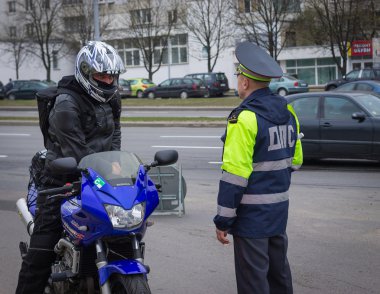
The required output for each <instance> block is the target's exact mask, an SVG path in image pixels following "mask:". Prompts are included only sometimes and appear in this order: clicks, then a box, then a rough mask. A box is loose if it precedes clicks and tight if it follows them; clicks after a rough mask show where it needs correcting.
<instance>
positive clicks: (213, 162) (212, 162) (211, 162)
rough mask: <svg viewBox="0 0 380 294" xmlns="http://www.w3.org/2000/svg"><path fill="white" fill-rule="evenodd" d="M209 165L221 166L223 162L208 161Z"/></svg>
mask: <svg viewBox="0 0 380 294" xmlns="http://www.w3.org/2000/svg"><path fill="white" fill-rule="evenodd" d="M208 163H209V164H222V163H223V162H221V161H209V162H208Z"/></svg>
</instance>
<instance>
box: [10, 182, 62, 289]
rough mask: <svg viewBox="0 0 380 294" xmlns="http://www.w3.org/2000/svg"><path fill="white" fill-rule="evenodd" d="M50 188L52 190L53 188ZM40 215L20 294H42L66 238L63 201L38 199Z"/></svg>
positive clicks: (21, 279) (22, 266)
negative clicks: (60, 242)
mask: <svg viewBox="0 0 380 294" xmlns="http://www.w3.org/2000/svg"><path fill="white" fill-rule="evenodd" d="M49 188H50V187H49ZM37 208H38V209H37V212H36V217H35V224H34V230H33V234H32V236H31V238H30V245H29V250H28V253H27V255H26V256H25V258H24V260H23V262H22V265H21V270H20V274H19V279H18V285H17V289H16V294H21V293H25V294H26V293H28V294H42V293H44V289H45V286H46V284H47V281H48V279H49V276H50V273H51V265H52V263H53V262H54V260H55V257H56V254H55V253H54V246H55V244H57V242H58V240H59V239H60V238H61V235H62V223H61V211H60V209H61V200H60V199H49V200H47V198H46V196H44V197H40V196H38V197H37Z"/></svg>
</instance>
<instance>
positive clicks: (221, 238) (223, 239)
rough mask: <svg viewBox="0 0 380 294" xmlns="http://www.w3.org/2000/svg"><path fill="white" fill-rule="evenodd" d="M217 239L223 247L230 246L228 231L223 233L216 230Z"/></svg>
mask: <svg viewBox="0 0 380 294" xmlns="http://www.w3.org/2000/svg"><path fill="white" fill-rule="evenodd" d="M216 238H218V240H219V242H220V243H222V244H223V245H227V244H230V240H228V238H227V231H221V230H218V229H216Z"/></svg>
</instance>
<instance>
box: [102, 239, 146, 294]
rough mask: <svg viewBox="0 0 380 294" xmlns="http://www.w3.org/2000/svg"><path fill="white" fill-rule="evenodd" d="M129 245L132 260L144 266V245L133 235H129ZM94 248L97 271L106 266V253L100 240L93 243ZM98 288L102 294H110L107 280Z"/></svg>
mask: <svg viewBox="0 0 380 294" xmlns="http://www.w3.org/2000/svg"><path fill="white" fill-rule="evenodd" d="M130 238H131V243H132V249H133V259H134V260H137V261H138V262H140V263H141V264H144V251H145V244H144V243H143V242H141V243H140V242H139V241H138V240H137V237H136V235H135V234H131V236H130ZM95 248H96V256H97V258H96V261H95V262H96V266H97V268H98V270H99V269H101V268H102V267H104V266H107V265H108V262H107V252H106V249H105V246H104V244H103V242H102V240H97V241H96V243H95ZM145 267H146V268H147V271H148V272H149V267H148V266H147V265H145ZM100 288H101V290H102V292H101V293H102V294H111V286H110V282H109V279H108V280H107V281H106V282H105V283H104V284H103V286H102V285H100Z"/></svg>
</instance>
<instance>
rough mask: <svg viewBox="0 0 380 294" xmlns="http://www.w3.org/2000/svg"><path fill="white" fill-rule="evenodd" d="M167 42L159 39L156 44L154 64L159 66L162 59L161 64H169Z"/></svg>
mask: <svg viewBox="0 0 380 294" xmlns="http://www.w3.org/2000/svg"><path fill="white" fill-rule="evenodd" d="M166 45H167V44H165V40H163V39H157V40H156V41H155V44H154V47H155V48H154V54H153V63H154V64H159V63H160V58H161V64H168V62H169V59H168V46H166Z"/></svg>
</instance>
